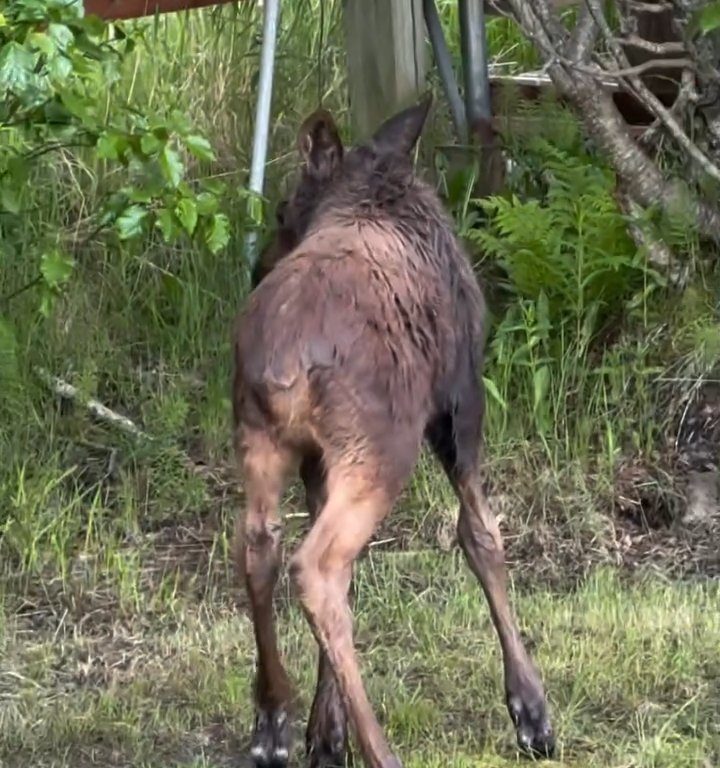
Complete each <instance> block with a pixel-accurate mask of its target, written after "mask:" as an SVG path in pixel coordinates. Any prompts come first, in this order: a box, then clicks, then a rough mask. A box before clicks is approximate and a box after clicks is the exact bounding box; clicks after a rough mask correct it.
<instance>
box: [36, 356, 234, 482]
mask: <svg viewBox="0 0 720 768" xmlns="http://www.w3.org/2000/svg"><path fill="white" fill-rule="evenodd" d="M35 373H36V374H37V376H38V378H39V379H40V380H41V381H42V382H43V383H44V384H45V386H47V387H48V389H50V390H51V391H52V392H54V393H55V394H56V395H59V396H60V397H64V398H65V399H66V400H73V401H75V402H77V403H80V404H81V405H83V406H84V407H85V408H86V409H87V410H88V411H89V412H90V413H91V414H92V415H93V416H95V417H96V418H98V419H100V421H104V422H106V423H108V424H112V425H113V426H115V427H117V428H118V429H120V430H121V431H122V432H125V433H126V434H129V435H133V437H137V438H140V439H141V440H147V441H148V442H153V441H154V440H155V438H154V437H153V436H152V435H150V434H148V433H147V432H145V430H143V429H141V428H140V427H139V426H138V425H137V424H135V422H134V421H132V419H129V418H128V417H127V416H123V415H122V414H121V413H117V412H116V411H113V410H112V409H111V408H108V407H107V406H106V405H104V404H103V403H101V402H100V401H99V400H97V399H96V398H94V397H83V395H82V394H81V393H80V391H79V390H78V389H77V387H75V386H73V385H72V384H70V383H69V382H67V381H65V380H64V379H61V378H60V377H59V376H53V375H52V374H51V373H49V372H48V371H46V370H45V369H44V368H35ZM180 455H181V459H182V463H183V466H184V467H185V469H186V470H187V471H188V472H190V473H191V474H193V475H195V476H197V477H201V478H203V479H204V480H207V481H208V482H211V483H212V484H213V485H214V486H215V487H216V488H218V489H220V488H225V487H227V486H229V485H236V483H235V482H234V481H233V480H232V479H229V478H228V477H226V476H225V475H226V474H227V470H224V469H223V468H221V467H215V468H213V467H209V466H207V465H206V464H198V463H197V462H195V461H193V460H192V459H191V458H190V457H189V456H188V455H187V454H186V453H184V452H182V451H180Z"/></svg>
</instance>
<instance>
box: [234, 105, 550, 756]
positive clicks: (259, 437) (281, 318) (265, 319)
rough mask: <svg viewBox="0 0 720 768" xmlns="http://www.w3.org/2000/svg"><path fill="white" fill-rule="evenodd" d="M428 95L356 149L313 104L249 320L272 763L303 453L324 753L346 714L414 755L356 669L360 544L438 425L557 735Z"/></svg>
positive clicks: (245, 429)
mask: <svg viewBox="0 0 720 768" xmlns="http://www.w3.org/2000/svg"><path fill="white" fill-rule="evenodd" d="M428 107H429V102H423V103H422V104H420V105H417V106H416V107H414V108H411V109H409V110H406V111H404V112H402V113H400V114H399V115H396V116H395V117H394V118H391V119H390V120H389V121H387V122H386V123H385V124H384V125H383V126H382V127H381V128H380V129H379V130H378V132H376V134H375V136H374V137H373V139H372V140H371V141H370V142H368V143H366V144H363V145H360V146H357V147H354V148H352V149H350V150H349V151H345V149H344V148H343V146H342V144H341V142H340V139H339V136H338V133H337V129H336V128H335V126H334V123H333V122H332V118H331V117H330V115H329V114H328V113H326V112H318V113H315V114H314V115H312V116H310V118H308V120H306V121H305V123H304V124H303V126H302V127H301V130H300V133H299V139H298V147H299V149H300V153H301V156H302V157H303V160H304V164H303V166H302V168H301V175H300V180H299V182H298V184H297V186H296V189H295V191H294V193H293V195H292V196H291V197H290V198H289V199H288V200H287V201H286V202H284V203H283V204H282V205H281V207H280V208H279V215H278V229H277V233H276V236H275V239H274V241H273V242H272V243H271V245H270V247H269V248H268V249H267V250H266V252H265V253H264V254H263V255H262V258H261V260H260V264H259V267H258V269H257V270H256V273H255V282H256V288H255V290H254V291H253V292H252V294H251V296H250V298H249V300H248V303H247V305H246V307H245V308H244V310H243V312H242V313H241V314H240V316H239V317H238V321H237V324H236V329H235V336H234V339H235V344H234V350H235V373H234V383H233V412H234V425H235V441H236V450H237V455H238V459H239V463H240V465H241V467H242V469H243V474H244V477H245V482H246V492H247V494H248V509H247V511H246V514H245V516H244V517H242V518H241V520H240V522H239V526H238V535H237V541H238V567H239V569H240V572H241V574H242V576H243V577H244V579H245V581H246V584H247V585H248V590H249V592H250V599H251V608H252V611H253V621H254V626H255V631H256V637H257V640H258V653H259V661H258V675H257V689H256V701H257V706H258V712H259V714H258V722H256V727H255V734H254V739H253V748H252V749H253V757H254V759H255V763H256V765H258V766H263V765H284V764H285V762H284V756H285V753H286V750H287V743H288V738H287V734H286V731H285V730H284V728H285V725H284V722H285V719H286V715H283V714H282V713H283V712H284V711H285V710H284V708H285V707H286V706H287V703H288V698H289V684H288V683H287V678H286V676H285V672H284V669H283V668H282V664H281V662H280V659H279V654H278V652H277V647H276V646H277V644H276V641H275V635H274V625H273V622H272V616H271V614H270V615H268V611H269V610H270V609H269V608H268V603H269V602H270V601H271V599H272V585H273V584H274V580H275V578H276V571H277V567H278V564H279V523H278V517H277V512H276V510H277V503H278V501H279V496H280V493H281V492H282V488H283V487H284V484H285V482H286V479H287V476H288V474H289V473H291V472H292V471H294V470H295V469H296V468H298V467H299V468H300V472H301V476H302V478H303V481H304V482H305V486H306V489H307V494H308V507H309V509H310V512H311V517H312V520H313V523H314V525H313V528H312V530H311V531H310V533H309V534H308V536H307V538H306V539H305V541H304V542H303V543H302V544H301V546H300V547H299V549H298V551H297V552H296V553H295V554H294V555H293V558H292V560H291V572H292V575H293V578H294V581H295V583H296V586H297V589H298V593H299V597H300V599H301V602H302V605H303V607H304V609H305V612H306V614H307V616H308V619H309V621H310V624H311V626H312V628H313V631H314V632H315V635H316V637H317V639H318V642H319V645H320V657H319V672H318V689H317V692H316V697H315V702H314V704H313V712H312V715H311V721H310V725H309V727H308V733H307V746H308V752H309V754H310V756H311V763H312V765H314V766H322V765H329V764H332V761H333V760H338V759H340V757H341V756H342V753H344V751H345V749H346V739H347V734H346V718H347V717H349V719H350V720H351V722H352V723H353V724H354V726H355V731H356V734H357V737H358V741H359V743H360V750H361V753H362V754H363V757H364V759H365V761H366V763H367V764H368V765H370V766H374V767H375V768H394V767H395V766H399V765H400V763H399V762H398V761H397V758H395V756H394V755H392V753H391V752H390V749H389V747H388V745H387V743H386V741H385V740H384V735H383V734H382V730H381V729H380V727H379V725H378V724H377V721H376V720H375V718H374V715H373V714H372V710H371V708H370V705H369V702H368V701H367V698H366V696H365V693H364V689H363V687H362V683H361V681H360V678H359V672H358V669H357V660H356V658H355V655H354V649H353V647H352V628H351V622H350V618H349V608H348V606H347V591H348V588H349V584H350V578H351V575H350V574H351V568H352V563H353V561H354V559H355V557H357V554H358V553H359V551H360V550H361V548H362V547H363V546H364V545H365V544H366V543H367V541H368V539H369V538H370V536H371V535H372V532H373V530H374V529H375V527H376V526H377V524H378V523H379V522H380V521H381V520H382V518H383V517H385V515H387V514H388V513H389V511H390V509H391V507H392V504H393V502H394V501H395V499H396V498H397V496H398V494H399V493H400V491H401V490H402V487H403V485H404V484H405V482H406V481H407V479H408V477H409V475H410V473H411V471H412V469H413V467H414V464H415V462H416V460H417V457H418V453H419V451H420V447H421V443H422V441H423V438H426V439H427V440H428V441H429V443H430V445H431V447H432V449H433V450H434V452H435V454H436V455H437V456H438V458H439V460H440V461H441V463H442V465H443V467H444V468H445V470H446V472H447V473H448V477H449V478H450V480H451V482H452V484H453V486H454V488H455V490H456V493H457V494H458V498H459V499H460V502H461V513H460V521H459V527H458V536H459V539H460V543H461V545H462V546H463V549H464V551H465V553H466V556H467V558H468V562H469V564H470V566H471V568H472V569H473V571H474V572H475V573H476V574H477V575H478V577H479V578H480V580H481V582H482V584H483V588H484V589H485V592H486V595H488V599H489V600H490V603H491V609H492V610H493V617H494V620H495V621H496V626H497V628H498V633H499V635H500V639H501V643H502V645H503V651H504V654H505V666H506V686H507V696H508V706H509V708H510V712H511V715H512V716H513V719H514V720H515V721H516V724H517V726H518V734H519V738H521V735H520V731H521V728H525V729H526V733H525V736H524V737H522V738H525V740H526V741H528V740H529V741H530V742H531V743H530V744H528V745H526V746H537V744H540V742H543V743H542V744H540V746H543V744H544V746H546V747H547V746H548V743H549V742H550V741H551V740H552V734H551V730H550V726H549V722H548V721H547V717H546V714H545V708H544V694H543V690H542V684H541V683H540V679H539V676H538V675H537V672H536V670H535V668H534V666H533V664H532V662H531V660H530V657H529V655H528V654H527V653H526V652H525V649H524V647H523V646H522V641H521V640H520V638H519V632H518V631H517V627H516V625H515V623H514V618H513V616H512V614H511V612H510V608H509V605H508V603H507V595H506V591H505V574H504V564H503V557H502V541H501V538H500V533H499V530H498V528H497V524H496V523H495V521H494V518H493V517H492V515H491V513H490V512H489V509H488V508H487V505H486V503H485V499H484V496H483V495H482V489H481V485H480V478H479V475H478V468H477V465H478V452H479V448H480V441H481V430H482V413H483V389H482V384H481V381H480V370H481V366H482V357H483V348H484V344H485V304H484V300H483V295H482V292H481V290H480V288H479V286H478V283H477V281H476V279H475V277H474V274H473V272H472V269H471V267H470V264H469V261H468V259H467V257H466V255H465V254H464V253H463V251H462V249H461V247H460V245H459V243H458V241H457V239H456V238H455V237H454V235H453V228H452V223H451V221H450V219H449V217H448V216H447V214H446V213H445V211H444V210H443V208H442V205H441V202H440V200H439V198H438V197H437V195H436V193H435V192H434V190H433V189H432V188H431V187H430V186H429V185H428V184H426V183H425V182H423V181H422V180H420V179H419V178H418V177H417V176H416V175H415V173H414V170H413V166H412V161H411V157H410V151H411V149H412V147H413V146H414V144H415V142H416V140H417V138H418V136H419V134H420V131H421V129H422V125H423V123H424V119H425V116H426V113H427V109H428ZM268 594H269V595H270V596H269V597H268ZM518 702H519V703H518ZM530 710H532V712H530ZM278 713H280V714H278ZM528 713H529V714H528ZM273 718H275V719H276V720H278V722H275V720H274V719H273ZM278 718H279V719H278ZM528 723H530V725H528ZM527 728H530V729H531V731H532V733H531V736H527V733H528V732H529V731H527ZM521 741H522V739H521ZM536 742H537V743H536ZM546 751H547V750H546ZM549 751H551V749H550V750H549ZM273 760H275V762H273ZM263 761H265V762H263Z"/></svg>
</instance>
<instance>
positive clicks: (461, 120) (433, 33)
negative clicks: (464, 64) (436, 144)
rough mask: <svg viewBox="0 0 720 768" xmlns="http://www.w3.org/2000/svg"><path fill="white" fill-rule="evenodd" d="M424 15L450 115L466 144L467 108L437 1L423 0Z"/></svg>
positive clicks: (462, 140) (459, 136)
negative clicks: (456, 77)
mask: <svg viewBox="0 0 720 768" xmlns="http://www.w3.org/2000/svg"><path fill="white" fill-rule="evenodd" d="M423 14H424V16H425V25H426V26H427V30H428V35H429V36H430V43H431V44H432V48H433V53H434V54H435V63H436V64H437V68H438V72H439V73H440V80H441V81H442V84H443V89H444V90H445V97H446V98H447V100H448V104H449V105H450V113H451V114H452V119H453V123H455V130H456V131H457V134H458V139H460V141H461V142H466V141H467V139H468V135H467V121H466V120H465V108H464V106H463V102H462V98H461V97H460V89H459V88H458V84H457V81H456V80H455V73H454V72H453V68H452V61H451V60H450V52H449V51H448V48H447V44H446V42H445V35H444V34H443V30H442V25H441V24H440V18H439V16H438V12H437V7H436V6H435V0H423Z"/></svg>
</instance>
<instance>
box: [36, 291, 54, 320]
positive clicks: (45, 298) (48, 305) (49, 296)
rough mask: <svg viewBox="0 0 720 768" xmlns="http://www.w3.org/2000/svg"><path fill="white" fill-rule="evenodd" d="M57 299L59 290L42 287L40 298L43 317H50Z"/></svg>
mask: <svg viewBox="0 0 720 768" xmlns="http://www.w3.org/2000/svg"><path fill="white" fill-rule="evenodd" d="M56 298H57V290H56V289H53V288H51V287H50V286H49V285H43V286H42V293H41V298H40V307H39V310H40V314H41V315H42V316H43V317H50V314H51V313H52V309H53V307H54V306H55V299H56Z"/></svg>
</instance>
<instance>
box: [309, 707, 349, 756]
mask: <svg viewBox="0 0 720 768" xmlns="http://www.w3.org/2000/svg"><path fill="white" fill-rule="evenodd" d="M305 746H306V750H307V756H308V758H309V766H310V768H345V767H346V766H348V765H351V764H352V763H351V761H350V760H349V758H348V742H347V729H346V727H345V721H344V719H341V720H339V721H336V722H334V723H331V724H329V725H328V726H326V727H325V728H322V729H320V728H318V727H309V728H308V732H307V735H306V738H305Z"/></svg>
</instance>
